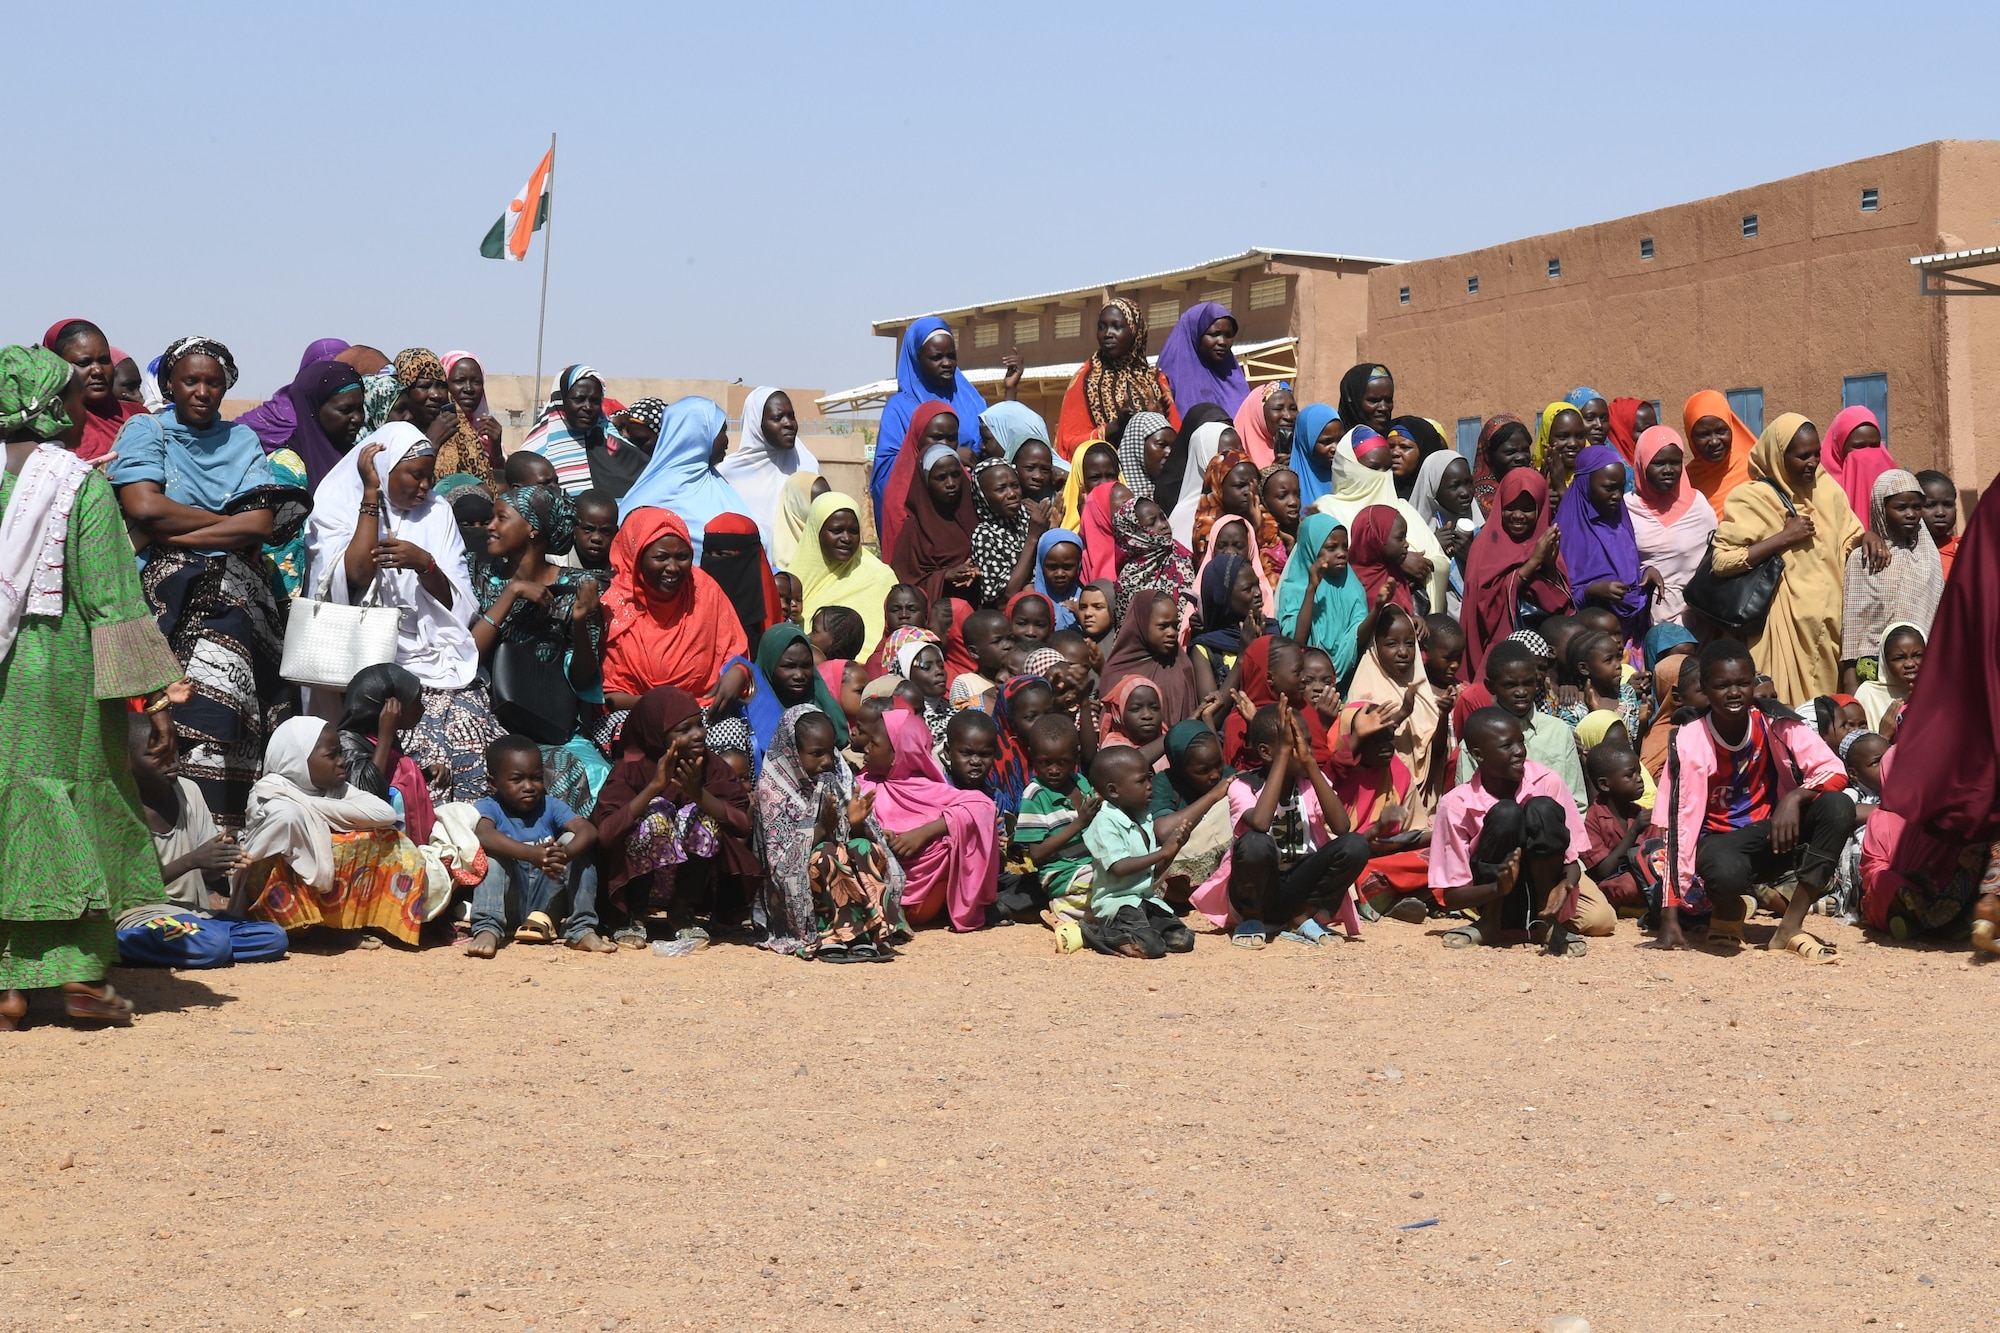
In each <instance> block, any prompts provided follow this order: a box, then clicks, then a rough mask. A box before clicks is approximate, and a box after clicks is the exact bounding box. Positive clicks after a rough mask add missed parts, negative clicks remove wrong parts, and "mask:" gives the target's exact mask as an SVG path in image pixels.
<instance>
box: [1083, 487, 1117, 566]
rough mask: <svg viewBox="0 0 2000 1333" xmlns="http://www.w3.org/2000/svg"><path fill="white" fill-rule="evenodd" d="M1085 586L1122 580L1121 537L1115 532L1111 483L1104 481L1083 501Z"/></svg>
mask: <svg viewBox="0 0 2000 1333" xmlns="http://www.w3.org/2000/svg"><path fill="white" fill-rule="evenodd" d="M1078 577H1079V578H1080V579H1081V580H1082V581H1083V582H1085V583H1095V582H1096V581H1097V580H1098V579H1115V578H1117V577H1118V538H1117V536H1116V535H1115V534H1114V533H1113V532H1112V530H1111V483H1110V482H1108V481H1106V482H1100V483H1098V487H1097V489H1096V490H1094V491H1092V492H1091V493H1090V494H1089V495H1087V496H1085V497H1084V499H1083V571H1082V573H1081V574H1079V575H1078Z"/></svg>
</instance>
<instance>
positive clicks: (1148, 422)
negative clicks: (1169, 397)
mask: <svg viewBox="0 0 2000 1333" xmlns="http://www.w3.org/2000/svg"><path fill="white" fill-rule="evenodd" d="M1172 429H1173V423H1172V422H1170V421H1168V420H1167V419H1166V418H1165V417H1163V416H1161V415H1160V414H1159V413H1158V412H1140V413H1137V414H1135V415H1134V416H1133V418H1132V419H1131V420H1130V421H1128V422H1126V423H1125V433H1124V434H1123V435H1121V436H1119V437H1118V472H1119V475H1120V477H1121V479H1122V480H1123V481H1124V482H1125V488H1126V489H1127V490H1129V491H1131V492H1132V494H1133V495H1134V496H1136V497H1138V498H1139V499H1141V500H1150V499H1151V498H1152V497H1153V479H1152V477H1150V476H1148V475H1147V473H1146V441H1147V439H1148V438H1150V437H1151V436H1154V435H1157V434H1159V433H1160V432H1161V431H1163V430H1172ZM1078 470H1079V471H1081V469H1078ZM1176 498H1178V497H1176ZM1167 504H1168V505H1172V504H1173V499H1169V500H1168V501H1167Z"/></svg>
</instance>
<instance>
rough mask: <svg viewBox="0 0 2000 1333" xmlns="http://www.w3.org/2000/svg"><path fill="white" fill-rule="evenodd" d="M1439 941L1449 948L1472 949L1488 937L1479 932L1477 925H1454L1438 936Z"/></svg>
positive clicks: (1484, 941)
mask: <svg viewBox="0 0 2000 1333" xmlns="http://www.w3.org/2000/svg"><path fill="white" fill-rule="evenodd" d="M1438 943H1440V944H1442V945H1444V947H1445V948H1447V949H1472V948H1477V947H1478V946H1479V945H1482V944H1484V943H1486V938H1485V937H1484V936H1483V935H1481V934H1480V933H1479V927H1477V926H1472V925H1466V926H1453V927H1452V928H1451V929H1450V930H1447V931H1446V932H1445V933H1444V934H1442V935H1440V936H1438Z"/></svg>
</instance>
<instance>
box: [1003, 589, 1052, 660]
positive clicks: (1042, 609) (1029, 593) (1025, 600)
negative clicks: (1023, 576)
mask: <svg viewBox="0 0 2000 1333" xmlns="http://www.w3.org/2000/svg"><path fill="white" fill-rule="evenodd" d="M1007 618H1008V619H1009V620H1011V621H1013V622H1014V641H1015V642H1016V643H1025V644H1027V645H1029V646H1030V647H1032V648H1040V647H1041V646H1042V645H1043V644H1046V643H1047V642H1048V641H1049V635H1051V634H1053V633H1055V632H1056V613H1055V603H1053V602H1051V601H1050V600H1049V599H1048V598H1047V597H1045V596H1043V595H1042V594H1041V593H1038V592H1036V591H1035V590H1034V589H1033V588H1023V589H1022V590H1021V591H1020V592H1017V593H1015V594H1014V595H1013V596H1012V597H1010V598H1008V599H1007Z"/></svg>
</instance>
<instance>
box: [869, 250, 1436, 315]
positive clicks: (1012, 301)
mask: <svg viewBox="0 0 2000 1333" xmlns="http://www.w3.org/2000/svg"><path fill="white" fill-rule="evenodd" d="M1283 255H1296V256H1297V257H1298V258H1300V259H1334V260H1343V261H1345V262H1347V263H1351V264H1375V265H1382V264H1400V263H1402V262H1403V261H1402V260H1400V259H1376V258H1372V257H1370V256H1368V255H1336V254H1328V253H1326V252H1324V251H1319V250H1272V249H1268V248H1266V247H1263V246H1253V247H1252V248H1250V249H1248V250H1245V251H1244V252H1243V253H1242V254H1240V255H1225V256H1223V257H1222V258H1221V259H1211V260H1209V261H1208V262H1207V263H1206V264H1195V265H1192V266H1190V267H1188V268H1176V269H1169V270H1167V271H1166V272H1164V273H1144V274H1141V275H1140V276H1138V277H1136V278H1120V279H1118V280H1117V281H1115V282H1096V283H1092V284H1090V285H1089V286H1087V287H1071V288H1068V289H1066V290H1064V291H1059V292H1043V293H1041V294H1039V295H1036V296H1016V297H1011V298H1009V299H1007V300H1004V301H982V302H978V303H976V304H972V305H961V306H952V307H950V308H948V309H944V310H926V311H924V312H923V313H922V314H917V315H905V316H903V317H902V318H901V319H878V320H876V321H875V322H874V323H873V324H872V325H870V326H869V327H870V328H872V329H873V330H874V331H875V332H876V333H877V334H881V333H885V332H886V331H888V330H889V329H891V328H894V327H897V326H903V327H907V326H908V325H910V324H913V323H915V322H916V321H917V320H920V319H922V318H923V317H924V316H925V315H940V316H950V315H971V314H976V313H978V312H979V311H981V310H992V309H1004V308H1006V307H1009V306H1018V305H1046V304H1047V303H1048V302H1050V301H1060V300H1062V299H1064V298H1065V297H1076V296H1092V295H1095V294H1096V293H1098V292H1100V291H1102V290H1103V289H1104V288H1106V287H1114V288H1115V287H1145V286H1149V285H1151V284H1153V283H1157V282H1167V281H1170V280H1172V279H1175V278H1186V277H1192V276H1194V275H1196V274H1201V273H1206V272H1209V271H1210V270H1212V269H1218V268H1230V267H1234V266H1236V265H1241V264H1247V263H1249V262H1251V261H1252V260H1257V259H1271V258H1274V257H1279V256H1283Z"/></svg>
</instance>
